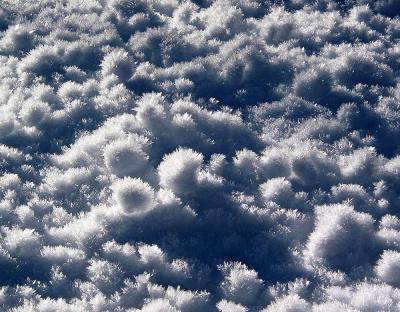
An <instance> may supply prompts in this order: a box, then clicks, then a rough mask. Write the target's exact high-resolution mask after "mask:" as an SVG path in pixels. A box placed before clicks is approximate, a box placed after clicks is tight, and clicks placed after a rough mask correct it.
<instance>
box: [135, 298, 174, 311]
mask: <svg viewBox="0 0 400 312" xmlns="http://www.w3.org/2000/svg"><path fill="white" fill-rule="evenodd" d="M140 311H141V312H179V310H178V309H177V308H175V307H174V306H172V305H171V304H170V303H169V301H168V300H167V299H164V298H158V299H153V300H151V301H149V302H147V303H145V304H144V305H143V307H142V309H140V310H139V309H135V310H133V312H140Z"/></svg>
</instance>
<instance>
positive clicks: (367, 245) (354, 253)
mask: <svg viewBox="0 0 400 312" xmlns="http://www.w3.org/2000/svg"><path fill="white" fill-rule="evenodd" d="M315 213H316V225H315V229H314V231H313V232H312V233H311V234H310V236H309V238H308V242H307V245H306V251H305V255H306V258H307V259H308V261H311V263H312V262H313V261H315V260H316V261H317V262H322V263H323V264H325V265H327V266H328V267H330V268H332V269H340V270H350V269H351V268H353V267H354V266H360V265H363V264H365V263H367V262H368V261H369V260H371V259H372V258H374V257H375V252H376V250H375V247H376V245H375V243H376V238H375V233H374V220H373V219H372V217H371V215H369V214H367V213H360V212H357V211H355V210H354V208H353V207H352V206H350V205H348V204H333V205H324V206H319V207H316V209H315Z"/></svg>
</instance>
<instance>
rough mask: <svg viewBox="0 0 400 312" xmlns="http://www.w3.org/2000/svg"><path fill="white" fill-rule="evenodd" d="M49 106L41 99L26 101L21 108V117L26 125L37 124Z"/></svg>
mask: <svg viewBox="0 0 400 312" xmlns="http://www.w3.org/2000/svg"><path fill="white" fill-rule="evenodd" d="M49 112H50V107H49V105H48V104H47V103H44V102H42V101H27V102H26V103H25V104H24V105H23V107H22V110H21V118H22V120H23V121H24V122H25V123H26V124H27V125H28V126H38V125H39V124H40V123H41V122H42V120H43V119H44V118H45V117H46V116H47V115H48V114H49Z"/></svg>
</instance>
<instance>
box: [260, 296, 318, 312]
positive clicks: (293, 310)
mask: <svg viewBox="0 0 400 312" xmlns="http://www.w3.org/2000/svg"><path fill="white" fill-rule="evenodd" d="M310 310H311V306H310V304H309V303H307V301H305V300H304V299H302V298H300V297H299V295H297V294H295V295H288V296H285V297H282V298H279V299H277V300H276V301H274V302H273V303H271V304H270V305H269V306H268V307H267V308H265V309H264V310H262V312H308V311H310Z"/></svg>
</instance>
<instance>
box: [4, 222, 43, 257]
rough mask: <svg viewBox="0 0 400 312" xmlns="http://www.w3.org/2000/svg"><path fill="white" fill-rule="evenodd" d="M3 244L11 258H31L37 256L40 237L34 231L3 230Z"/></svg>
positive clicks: (15, 228)
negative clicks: (4, 235)
mask: <svg viewBox="0 0 400 312" xmlns="http://www.w3.org/2000/svg"><path fill="white" fill-rule="evenodd" d="M5 234H6V237H5V239H4V244H5V247H6V248H7V250H8V251H9V252H10V254H11V256H17V257H27V258H31V257H34V256H37V255H38V254H39V250H40V246H41V237H40V235H39V234H38V233H36V232H35V230H34V229H21V228H17V227H13V228H11V229H5Z"/></svg>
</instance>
